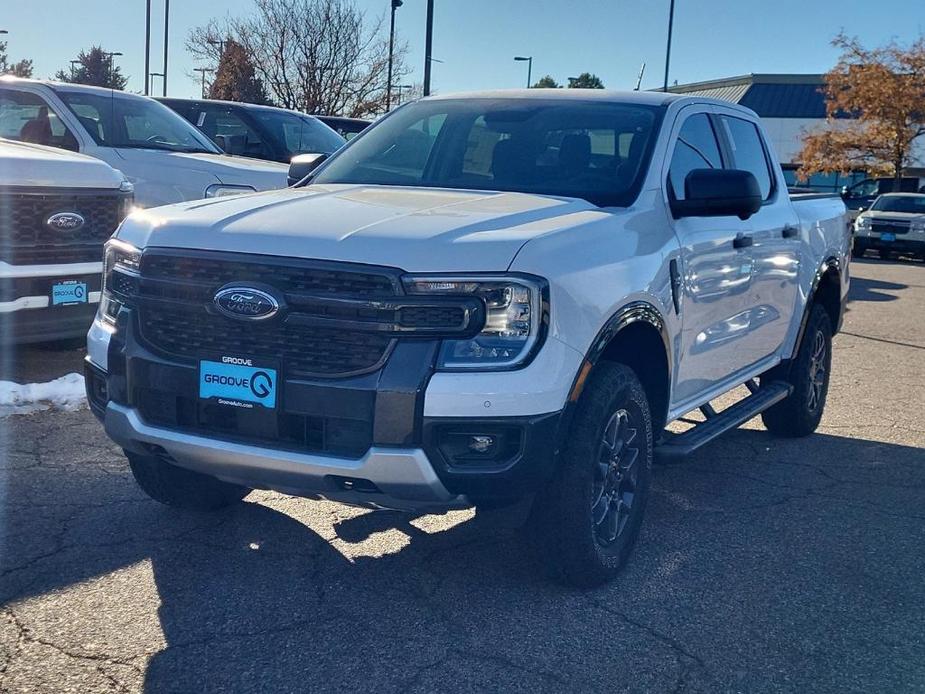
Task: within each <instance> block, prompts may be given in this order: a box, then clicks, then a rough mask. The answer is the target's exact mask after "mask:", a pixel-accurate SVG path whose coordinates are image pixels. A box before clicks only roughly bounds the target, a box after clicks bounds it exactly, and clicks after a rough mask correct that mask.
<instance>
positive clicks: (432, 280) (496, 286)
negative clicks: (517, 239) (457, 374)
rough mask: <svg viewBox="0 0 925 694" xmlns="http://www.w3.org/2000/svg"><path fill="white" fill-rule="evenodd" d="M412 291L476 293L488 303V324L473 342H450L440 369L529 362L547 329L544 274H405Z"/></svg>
mask: <svg viewBox="0 0 925 694" xmlns="http://www.w3.org/2000/svg"><path fill="white" fill-rule="evenodd" d="M403 281H404V285H405V290H406V291H407V292H408V293H409V294H431V295H433V294H437V295H440V296H452V295H458V296H476V297H478V298H480V299H482V301H484V302H485V327H484V328H483V329H482V332H480V333H479V334H478V335H476V336H475V337H473V338H471V339H467V340H444V341H443V344H442V345H441V347H440V355H439V357H438V360H437V367H438V368H440V369H443V370H457V369H475V370H482V371H493V370H505V369H512V368H517V367H518V366H522V365H524V364H525V363H526V362H527V361H528V360H529V359H530V358H531V357H532V356H533V354H534V353H535V350H536V349H537V348H538V347H539V345H540V342H541V340H542V338H543V336H544V333H545V323H544V319H545V316H544V314H545V307H544V296H545V295H546V283H545V282H544V281H543V280H541V279H539V278H532V277H520V276H517V277H506V276H495V277H492V276H479V277H475V276H472V277H465V276H463V277H427V276H422V277H405V278H404V279H403Z"/></svg>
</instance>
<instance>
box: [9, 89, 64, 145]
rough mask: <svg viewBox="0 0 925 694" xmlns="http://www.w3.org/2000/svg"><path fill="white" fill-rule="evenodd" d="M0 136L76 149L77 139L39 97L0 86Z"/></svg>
mask: <svg viewBox="0 0 925 694" xmlns="http://www.w3.org/2000/svg"><path fill="white" fill-rule="evenodd" d="M0 137H5V138H7V139H9V140H19V141H20V142H31V143H32V144H36V145H48V146H49V147H60V148H62V149H70V150H73V151H75V152H76V151H77V149H78V145H77V140H76V138H75V137H74V135H73V134H72V133H71V131H70V130H68V129H67V126H66V125H64V123H62V122H61V119H60V118H59V117H58V114H57V113H56V112H55V110H54V109H53V108H51V107H50V106H49V105H48V104H47V103H46V102H45V100H44V99H42V97H40V96H38V95H37V94H32V93H31V92H20V91H15V90H11V89H0Z"/></svg>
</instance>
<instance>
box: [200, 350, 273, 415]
mask: <svg viewBox="0 0 925 694" xmlns="http://www.w3.org/2000/svg"><path fill="white" fill-rule="evenodd" d="M276 377H277V371H276V369H271V368H268V367H266V366H255V365H254V362H253V361H252V360H250V359H246V358H239V357H222V361H206V360H202V361H200V362H199V397H200V398H203V399H207V400H212V401H214V402H217V403H218V404H219V405H231V406H232V407H243V408H245V409H253V408H254V407H258V406H259V407H265V408H267V409H273V408H275V407H276V387H277V381H276Z"/></svg>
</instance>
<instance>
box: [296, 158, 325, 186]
mask: <svg viewBox="0 0 925 694" xmlns="http://www.w3.org/2000/svg"><path fill="white" fill-rule="evenodd" d="M328 156H330V155H328V154H323V153H320V152H316V153H312V154H296V155H295V156H294V157H293V158H292V159H291V160H290V162H289V185H290V186H294V185H295V184H296V183H298V182H299V181H301V180H302V179H303V178H305V177H306V176H308V174H310V173H311V172H312V171H314V170H315V169H317V168H318V167H319V166H320V165H321V162H323V161H324V160H325V159H327V158H328Z"/></svg>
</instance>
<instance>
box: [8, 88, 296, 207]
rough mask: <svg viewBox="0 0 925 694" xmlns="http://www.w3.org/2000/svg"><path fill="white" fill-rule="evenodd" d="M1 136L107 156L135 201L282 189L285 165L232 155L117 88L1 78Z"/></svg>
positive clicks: (158, 201) (151, 202)
mask: <svg viewBox="0 0 925 694" xmlns="http://www.w3.org/2000/svg"><path fill="white" fill-rule="evenodd" d="M0 137H6V138H8V139H11V140H19V141H22V142H30V143H33V144H39V145H46V146H52V147H60V148H62V149H68V150H71V151H74V152H81V153H83V154H88V155H90V156H91V157H96V158H97V159H102V160H103V161H105V162H106V163H107V164H109V165H110V166H113V167H114V168H117V169H119V170H120V171H122V172H123V173H124V174H125V175H126V177H127V178H128V180H129V181H131V182H132V183H133V184H134V186H135V204H136V205H138V206H140V207H155V206H157V205H167V204H170V203H174V202H183V201H184V200H200V199H202V198H212V197H221V196H225V195H234V194H238V193H242V192H254V191H256V190H271V189H274V188H285V187H286V184H287V178H286V177H287V169H286V166H285V165H284V164H278V163H276V162H268V161H261V160H259V159H250V158H247V157H232V156H228V155H226V154H223V153H222V151H221V150H220V149H219V148H218V146H216V144H215V143H214V142H212V141H211V140H210V139H209V138H208V137H206V136H205V135H203V134H202V133H201V132H199V131H198V130H197V129H196V128H195V127H193V125H192V124H190V123H188V122H187V121H186V120H185V119H184V118H183V117H182V116H180V115H179V114H177V113H174V112H173V111H172V110H170V109H169V108H167V107H166V106H164V105H163V104H160V103H158V102H157V101H155V100H154V99H150V98H148V97H146V96H139V95H138V94H129V93H127V92H120V91H118V90H112V89H103V88H101V87H88V86H86V85H80V84H65V83H61V82H47V81H44V82H43V81H38V80H27V79H20V78H17V77H10V76H4V77H0Z"/></svg>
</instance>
